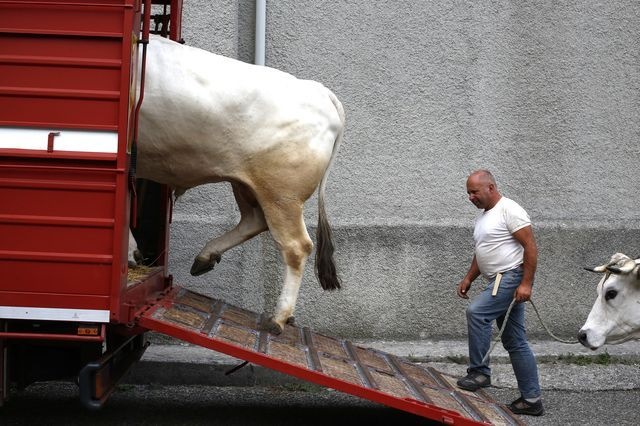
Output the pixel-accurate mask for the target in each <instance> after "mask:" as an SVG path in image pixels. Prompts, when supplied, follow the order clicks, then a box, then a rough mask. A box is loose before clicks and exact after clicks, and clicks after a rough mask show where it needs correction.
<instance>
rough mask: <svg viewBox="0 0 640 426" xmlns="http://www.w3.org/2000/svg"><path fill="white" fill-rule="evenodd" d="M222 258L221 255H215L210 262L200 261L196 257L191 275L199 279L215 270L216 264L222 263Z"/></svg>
mask: <svg viewBox="0 0 640 426" xmlns="http://www.w3.org/2000/svg"><path fill="white" fill-rule="evenodd" d="M220 259H222V257H221V256H220V255H213V256H211V259H209V260H208V261H205V260H200V259H198V258H197V257H196V260H194V261H193V265H191V275H193V276H194V277H197V276H198V275H202V274H206V273H207V272H209V271H210V270H212V269H213V267H214V266H215V264H216V263H220Z"/></svg>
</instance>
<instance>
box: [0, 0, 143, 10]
mask: <svg viewBox="0 0 640 426" xmlns="http://www.w3.org/2000/svg"><path fill="white" fill-rule="evenodd" d="M3 4H7V5H8V4H13V5H20V6H25V7H29V6H71V7H76V6H82V7H124V8H126V9H131V8H132V7H133V5H132V4H126V3H122V4H109V3H69V2H57V1H56V2H53V1H23V0H0V5H3Z"/></svg>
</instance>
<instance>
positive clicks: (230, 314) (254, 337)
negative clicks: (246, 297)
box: [138, 286, 523, 425]
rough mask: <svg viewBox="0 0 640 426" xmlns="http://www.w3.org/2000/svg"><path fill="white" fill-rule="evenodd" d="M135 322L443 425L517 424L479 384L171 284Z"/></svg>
mask: <svg viewBox="0 0 640 426" xmlns="http://www.w3.org/2000/svg"><path fill="white" fill-rule="evenodd" d="M138 323H139V325H140V326H142V327H144V328H146V329H149V330H155V331H158V332H160V333H163V334H167V335H170V336H173V337H176V338H178V339H181V340H185V341H187V342H190V343H193V344H195V345H199V346H203V347H206V348H209V349H212V350H215V351H218V352H222V353H225V354H227V355H231V356H233V357H236V358H240V359H243V360H246V361H249V362H251V363H254V364H257V365H261V366H264V367H267V368H270V369H273V370H277V371H280V372H283V373H286V374H289V375H292V376H295V377H298V378H300V379H303V380H307V381H310V382H314V383H317V384H319V385H322V386H326V387H330V388H333V389H336V390H339V391H342V392H345V393H349V394H352V395H355V396H359V397H362V398H365V399H368V400H371V401H375V402H378V403H382V404H385V405H387V406H389V407H393V408H397V409H400V410H403V411H407V412H410V413H413V414H416V415H418V416H422V417H426V418H428V419H431V420H436V421H439V422H442V423H445V424H456V425H477V424H496V425H522V424H523V423H522V422H521V421H520V419H518V418H517V417H516V416H514V415H513V414H511V412H510V411H509V410H508V409H507V408H506V407H504V406H503V405H501V404H498V403H496V402H495V401H494V400H493V399H492V398H491V396H489V395H488V394H487V393H486V392H484V391H482V390H481V391H478V392H467V391H463V390H460V389H458V388H457V387H456V386H455V378H453V377H451V376H448V375H446V374H443V373H440V372H438V371H436V370H434V369H433V368H431V367H425V366H421V365H419V364H414V363H411V362H409V361H407V360H405V359H403V358H400V357H397V356H394V355H391V354H388V353H384V352H381V351H376V350H373V349H367V348H363V347H359V346H356V345H354V344H353V343H351V342H349V341H346V340H339V339H336V338H333V337H328V336H324V335H321V334H317V333H314V332H312V331H311V330H309V329H308V328H306V327H298V326H295V325H287V326H286V327H285V330H284V331H283V332H282V334H280V335H273V334H270V333H268V332H266V331H262V330H261V329H260V323H261V316H260V315H259V314H257V313H255V312H251V311H247V310H244V309H241V308H238V307H235V306H231V305H228V304H226V303H224V302H223V301H221V300H217V299H213V298H210V297H207V296H204V295H201V294H198V293H194V292H191V291H188V290H186V289H183V288H180V287H176V286H174V287H172V288H171V289H169V290H168V291H167V292H166V293H165V294H164V296H163V297H162V298H161V299H159V301H158V303H156V304H154V305H153V306H151V307H149V308H148V309H146V310H145V311H144V312H142V313H141V315H140V316H139V320H138Z"/></svg>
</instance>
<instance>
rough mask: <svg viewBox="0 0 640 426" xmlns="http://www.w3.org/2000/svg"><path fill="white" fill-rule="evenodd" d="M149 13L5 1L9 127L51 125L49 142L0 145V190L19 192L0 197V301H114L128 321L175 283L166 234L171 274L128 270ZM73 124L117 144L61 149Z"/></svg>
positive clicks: (113, 314) (101, 5) (124, 7)
mask: <svg viewBox="0 0 640 426" xmlns="http://www.w3.org/2000/svg"><path fill="white" fill-rule="evenodd" d="M146 3H147V8H146V9H147V16H146V19H147V21H146V24H145V25H146V28H148V27H149V24H148V19H149V17H148V15H149V11H150V10H151V7H150V3H151V2H150V1H149V0H147V1H146ZM143 10H144V9H143V4H142V1H141V0H62V1H60V0H37V1H31V0H22V1H15V0H0V75H1V76H2V77H1V78H0V128H1V127H6V126H8V127H11V128H14V129H15V128H25V129H29V128H44V129H49V130H50V132H49V133H48V135H49V136H48V139H47V140H46V141H45V142H46V149H43V150H40V151H38V150H32V149H29V150H26V149H15V148H12V149H0V198H2V199H5V200H11V202H6V203H1V204H0V234H1V235H2V236H3V238H2V239H0V275H1V276H2V277H3V279H2V281H0V300H1V303H0V305H2V306H29V307H39V308H67V309H68V308H79V309H95V310H105V311H109V312H110V320H111V321H112V322H115V323H127V322H130V321H131V320H132V317H131V315H132V310H135V309H137V307H139V306H140V305H142V304H144V303H145V302H146V300H145V298H146V297H150V295H151V294H153V293H154V292H157V291H158V290H161V289H162V288H163V287H166V286H167V285H168V283H169V282H170V279H169V278H168V277H167V276H166V275H167V274H166V264H167V258H166V244H167V243H168V236H167V235H165V238H164V239H163V240H162V241H161V243H162V244H164V247H165V249H164V250H162V252H163V253H164V256H163V257H162V258H161V259H159V260H158V262H157V263H156V264H157V265H159V266H163V271H162V274H160V276H158V275H157V274H156V275H155V276H154V277H153V278H150V280H149V282H148V283H147V284H144V283H142V284H141V283H138V284H137V285H135V286H129V285H128V279H127V271H128V265H127V241H128V227H129V211H130V208H129V205H130V204H129V187H128V172H129V166H130V151H129V150H130V147H131V141H132V139H133V128H134V127H135V123H136V120H137V116H136V115H135V114H134V107H135V93H136V90H137V87H136V86H137V82H138V81H139V78H138V76H137V70H138V68H139V67H138V48H137V47H138V43H137V41H138V39H139V38H140V33H141V24H142V23H143V21H144V20H143V19H142V18H141V16H142V13H143ZM176 13H177V10H176ZM174 26H175V27H176V28H179V23H176V24H175V25H174ZM65 129H76V130H84V131H104V130H106V131H115V132H117V146H118V148H117V152H116V153H93V152H80V151H78V152H61V151H57V150H56V135H57V134H58V132H60V131H64V130H65ZM45 137H46V133H45ZM87 143H88V144H90V143H91V140H88V141H87ZM164 196H165V197H166V200H167V201H166V204H167V206H165V207H163V208H162V209H161V210H162V211H161V212H160V214H162V213H164V214H165V216H167V219H166V221H167V222H168V220H169V219H168V211H169V206H168V203H169V200H170V197H169V191H168V190H167V191H165V194H164ZM161 232H162V231H161ZM164 232H165V234H168V225H167V226H166V227H165V230H164ZM145 285H148V288H147V289H144V286H145Z"/></svg>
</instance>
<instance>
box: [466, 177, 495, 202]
mask: <svg viewBox="0 0 640 426" xmlns="http://www.w3.org/2000/svg"><path fill="white" fill-rule="evenodd" d="M467 194H469V201H471V202H472V203H473V204H474V205H475V206H476V207H477V208H479V209H484V210H489V209H491V208H492V207H493V206H495V205H496V203H497V202H498V201H499V200H500V193H499V192H498V186H497V185H496V180H495V179H494V177H493V175H492V174H491V172H490V171H489V170H476V171H475V172H473V173H471V174H470V175H469V177H468V178H467Z"/></svg>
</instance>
